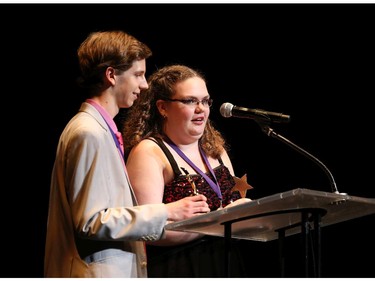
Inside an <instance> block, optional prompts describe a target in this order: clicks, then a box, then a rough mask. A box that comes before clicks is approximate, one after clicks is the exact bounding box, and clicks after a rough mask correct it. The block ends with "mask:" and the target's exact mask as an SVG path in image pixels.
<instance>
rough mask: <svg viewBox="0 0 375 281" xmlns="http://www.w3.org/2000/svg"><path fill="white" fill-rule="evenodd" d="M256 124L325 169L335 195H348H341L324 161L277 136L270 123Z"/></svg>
mask: <svg viewBox="0 0 375 281" xmlns="http://www.w3.org/2000/svg"><path fill="white" fill-rule="evenodd" d="M255 122H257V123H258V125H259V126H260V127H261V129H262V131H263V132H264V133H265V134H266V135H267V136H269V137H273V138H276V139H278V140H280V141H281V142H283V143H285V144H287V145H288V146H290V147H291V148H293V149H294V150H296V151H298V152H299V153H301V154H302V155H303V156H306V157H307V158H309V159H310V160H313V161H314V162H315V163H316V164H318V165H319V167H320V168H322V169H323V171H324V172H325V174H326V175H327V176H328V178H329V181H330V184H331V188H332V192H333V193H336V194H346V193H340V192H339V191H338V189H337V185H336V182H335V179H334V178H333V175H332V173H331V172H330V170H329V169H328V168H327V166H326V165H324V164H323V162H322V161H320V160H319V159H318V158H316V157H315V156H313V155H312V154H310V153H309V152H307V151H306V150H304V149H303V148H301V147H299V146H298V145H296V144H295V143H293V142H291V141H290V140H288V139H287V138H285V137H283V136H281V135H280V134H277V133H276V132H275V131H274V130H273V129H272V128H271V127H270V126H269V122H264V121H260V120H255Z"/></svg>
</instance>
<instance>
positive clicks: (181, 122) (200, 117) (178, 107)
mask: <svg viewBox="0 0 375 281" xmlns="http://www.w3.org/2000/svg"><path fill="white" fill-rule="evenodd" d="M210 104H211V100H210V95H209V93H208V90H207V87H206V83H205V81H204V80H202V79H201V78H199V77H192V78H189V79H187V80H185V81H183V82H179V83H178V84H176V86H175V95H174V96H173V97H171V99H170V100H167V101H165V114H164V115H165V116H166V121H165V133H166V134H167V135H168V136H170V137H171V136H173V139H175V140H179V142H180V143H181V144H188V143H190V142H192V141H196V140H199V139H200V137H201V136H202V134H203V132H204V128H205V126H206V123H207V119H208V117H209V115H210Z"/></svg>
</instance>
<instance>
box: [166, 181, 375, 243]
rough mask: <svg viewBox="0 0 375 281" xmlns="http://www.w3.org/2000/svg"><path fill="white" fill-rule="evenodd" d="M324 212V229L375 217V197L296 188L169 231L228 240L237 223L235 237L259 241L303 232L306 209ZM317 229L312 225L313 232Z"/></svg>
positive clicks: (172, 225)
mask: <svg viewBox="0 0 375 281" xmlns="http://www.w3.org/2000/svg"><path fill="white" fill-rule="evenodd" d="M310 209H311V210H317V211H319V212H321V213H322V217H321V222H320V226H321V227H324V226H328V225H331V224H335V223H339V222H343V221H347V220H351V219H355V218H359V217H362V216H366V215H371V214H375V198H363V197H356V196H350V195H347V194H336V193H332V192H323V191H316V190H310V189H300V188H297V189H293V190H290V191H286V192H281V193H277V194H274V195H271V196H267V197H263V198H260V199H256V200H253V201H251V202H246V203H244V204H240V205H237V206H233V207H230V208H225V209H221V210H217V211H213V212H210V213H207V214H203V215H199V216H196V217H194V218H190V219H187V220H183V221H179V222H174V223H170V224H168V225H166V229H168V230H176V231H186V232H197V233H202V234H206V235H212V236H222V237H224V223H228V222H230V221H233V223H232V226H231V237H232V238H238V239H247V240H255V241H263V242H266V241H271V240H274V239H277V238H278V230H280V229H284V231H285V236H290V235H293V234H296V233H300V232H301V222H302V216H301V212H302V211H303V210H310ZM313 228H314V225H313V223H311V229H313Z"/></svg>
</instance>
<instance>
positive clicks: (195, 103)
mask: <svg viewBox="0 0 375 281" xmlns="http://www.w3.org/2000/svg"><path fill="white" fill-rule="evenodd" d="M164 100H166V101H178V102H181V103H183V104H186V105H189V106H198V105H199V103H201V104H203V106H205V107H211V105H212V103H213V99H203V100H198V99H186V100H182V99H168V98H165V99H164Z"/></svg>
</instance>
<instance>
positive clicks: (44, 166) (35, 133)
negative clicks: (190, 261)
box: [0, 4, 375, 277]
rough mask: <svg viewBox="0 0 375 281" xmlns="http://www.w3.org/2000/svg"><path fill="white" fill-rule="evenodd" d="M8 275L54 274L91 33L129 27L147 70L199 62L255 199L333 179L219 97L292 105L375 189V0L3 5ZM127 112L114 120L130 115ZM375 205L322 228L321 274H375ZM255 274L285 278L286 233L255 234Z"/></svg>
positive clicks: (300, 127) (315, 145) (298, 267)
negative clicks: (47, 259)
mask: <svg viewBox="0 0 375 281" xmlns="http://www.w3.org/2000/svg"><path fill="white" fill-rule="evenodd" d="M0 9H1V19H0V26H1V27H0V28H1V30H2V33H1V36H2V43H1V55H2V58H1V69H2V75H1V77H2V78H1V82H2V83H1V84H2V97H3V110H2V112H3V113H2V115H3V134H2V135H3V137H2V140H3V141H2V143H3V149H4V153H3V155H4V156H5V158H3V159H5V161H4V163H3V164H4V165H3V167H4V166H5V168H3V171H4V172H3V178H4V181H3V190H4V191H3V192H4V193H3V194H4V195H3V196H2V198H3V204H4V207H3V214H2V220H1V221H2V223H1V230H2V231H1V233H2V238H3V239H2V242H3V245H4V247H3V248H4V249H6V253H3V254H2V256H3V258H6V263H2V264H3V266H2V267H1V270H0V276H2V277H43V255H44V240H45V229H46V219H47V208H48V196H49V181H50V174H51V169H52V165H53V160H54V154H55V150H56V145H57V141H58V138H59V135H60V133H61V131H62V130H63V128H64V126H65V124H66V123H67V122H68V120H69V119H70V118H71V117H72V116H73V115H74V114H75V113H76V111H77V109H78V108H79V106H80V103H81V102H82V100H83V97H82V96H81V94H80V92H79V90H78V88H77V87H76V85H75V79H76V78H77V76H78V65H77V56H76V50H77V48H78V46H79V44H80V43H81V42H82V41H83V40H84V39H85V37H86V36H87V35H88V33H89V32H91V31H96V30H105V29H121V30H124V31H127V32H129V33H131V34H133V35H134V36H135V37H137V38H138V39H140V40H141V41H143V42H145V43H146V44H148V45H149V46H150V47H151V49H152V50H153V53H154V54H153V56H152V58H150V59H149V60H148V62H147V75H148V74H150V73H151V72H152V71H153V70H155V69H156V68H160V67H162V66H164V65H166V64H171V63H183V64H187V65H189V66H191V67H193V68H198V69H200V70H202V71H203V72H204V73H205V75H206V78H207V81H208V88H209V91H210V94H211V96H212V97H213V99H214V105H213V106H212V108H211V119H212V120H213V121H214V123H215V124H216V126H217V128H218V129H219V130H220V131H221V132H222V133H223V134H224V136H225V137H226V139H227V141H228V143H229V144H230V145H231V150H230V154H231V157H232V161H233V165H234V168H235V171H236V174H237V175H238V176H242V175H243V174H245V173H246V174H247V177H248V182H249V183H250V184H251V185H253V186H254V187H255V188H254V190H251V191H249V192H248V196H249V197H251V198H253V199H258V198H261V197H264V196H268V195H272V194H275V193H279V192H283V191H287V190H291V189H295V188H308V189H315V190H322V191H328V192H330V191H331V186H330V182H329V179H328V177H327V175H326V174H325V173H324V171H323V170H322V169H321V168H320V167H319V166H318V165H317V164H316V163H314V162H313V161H311V160H309V159H307V158H306V157H304V156H302V155H301V154H299V153H298V152H296V151H294V150H293V149H291V148H290V147H288V146H286V145H285V144H283V143H282V142H280V141H278V140H277V139H275V138H271V137H269V136H267V135H266V134H264V133H263V132H262V131H261V129H260V127H259V126H258V124H257V123H256V122H254V121H253V120H249V119H239V118H223V117H221V115H220V113H219V108H220V105H221V104H222V103H224V102H230V103H232V104H234V105H238V106H243V107H249V108H261V109H265V110H268V111H276V112H283V113H285V114H289V115H290V116H291V122H290V123H289V124H274V125H272V128H273V129H274V130H275V131H276V132H277V133H279V134H280V135H282V136H284V137H286V138H287V139H289V140H291V141H292V142H294V143H295V144H297V145H298V146H300V147H302V148H303V149H305V150H307V151H308V152H310V153H311V154H313V155H314V156H315V157H317V158H318V159H319V160H320V161H322V162H323V163H324V164H325V165H326V166H327V167H328V168H329V170H330V171H331V173H332V175H333V176H334V178H335V181H336V184H337V187H338V189H339V191H340V192H345V193H348V194H349V195H353V196H359V197H367V198H374V197H375V191H374V185H373V180H372V178H373V177H372V175H373V174H372V172H373V170H372V168H373V166H374V165H373V130H372V120H373V106H372V100H373V97H372V96H371V95H372V94H373V93H374V77H375V75H374V74H375V73H374V65H375V51H374V50H375V46H374V40H373V39H374V27H375V18H374V14H375V6H374V5H372V4H2V5H0ZM122 114H126V110H123V111H121V113H120V115H119V116H118V117H117V118H116V120H117V121H118V122H120V121H121V116H122ZM373 222H374V216H373V215H370V216H366V217H361V218H358V219H355V220H350V221H347V222H343V223H339V224H335V225H331V226H327V227H325V228H323V229H322V277H374V276H375V269H374V263H373V257H372V255H373V252H374V250H375V242H374V239H373V237H374V235H373V232H372V230H371V229H372V228H373ZM300 243H301V241H300V236H299V235H296V236H292V237H288V239H287V244H288V245H286V246H287V247H288V252H287V263H286V277H299V276H303V274H304V270H303V258H302V256H301V253H299V250H298V249H299V248H300ZM244 251H246V253H248V254H247V258H246V261H245V262H246V263H248V265H249V266H248V267H249V272H251V274H249V276H246V277H278V276H280V275H279V274H280V271H279V268H278V256H277V254H278V252H277V241H270V242H265V243H263V242H255V241H245V242H244Z"/></svg>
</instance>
